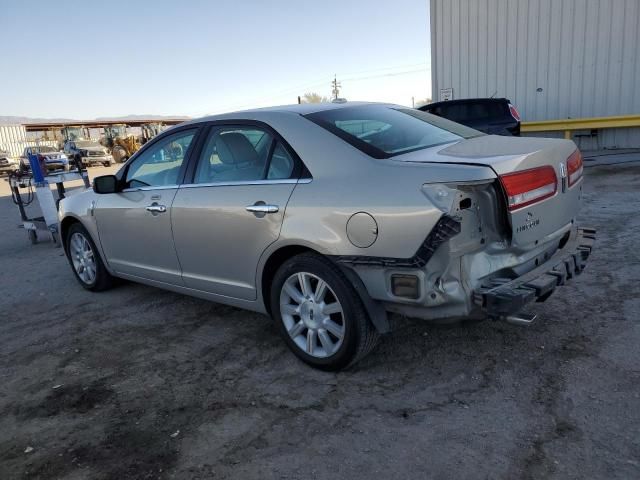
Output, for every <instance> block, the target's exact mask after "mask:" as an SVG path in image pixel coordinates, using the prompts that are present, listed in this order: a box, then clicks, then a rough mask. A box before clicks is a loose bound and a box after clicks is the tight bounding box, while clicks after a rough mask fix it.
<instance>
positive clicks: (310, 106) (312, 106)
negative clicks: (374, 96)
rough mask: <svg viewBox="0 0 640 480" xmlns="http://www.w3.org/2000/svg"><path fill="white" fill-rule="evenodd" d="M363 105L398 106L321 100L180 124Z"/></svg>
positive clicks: (234, 113)
mask: <svg viewBox="0 0 640 480" xmlns="http://www.w3.org/2000/svg"><path fill="white" fill-rule="evenodd" d="M364 105H383V106H389V107H398V105H392V104H389V103H377V102H340V103H333V102H323V103H303V104H294V105H279V106H275V107H264V108H254V109H250V110H240V111H236V112H229V113H222V114H217V115H209V116H206V117H201V118H197V119H193V120H190V121H188V122H185V123H181V124H180V125H188V124H193V123H200V122H209V121H214V120H229V119H235V120H242V119H255V118H258V117H262V118H265V119H266V118H268V117H269V116H270V114H273V113H276V114H277V113H290V114H296V115H308V114H311V113H316V112H323V111H326V110H337V109H341V108H348V107H356V106H364Z"/></svg>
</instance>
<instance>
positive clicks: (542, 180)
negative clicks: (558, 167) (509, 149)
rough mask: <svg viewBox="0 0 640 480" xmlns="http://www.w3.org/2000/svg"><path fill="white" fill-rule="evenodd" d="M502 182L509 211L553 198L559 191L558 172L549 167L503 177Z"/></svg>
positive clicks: (501, 177) (508, 174)
mask: <svg viewBox="0 0 640 480" xmlns="http://www.w3.org/2000/svg"><path fill="white" fill-rule="evenodd" d="M500 182H502V186H503V187H504V190H505V192H506V194H507V199H508V207H509V210H516V209H518V208H522V207H526V206H527V205H531V204H532V203H536V202H539V201H541V200H544V199H545V198H549V197H552V196H553V195H555V193H556V190H557V189H558V180H557V177H556V171H555V170H554V169H553V167H551V166H548V165H547V166H545V167H538V168H532V169H530V170H523V171H521V172H515V173H507V174H506V175H501V176H500Z"/></svg>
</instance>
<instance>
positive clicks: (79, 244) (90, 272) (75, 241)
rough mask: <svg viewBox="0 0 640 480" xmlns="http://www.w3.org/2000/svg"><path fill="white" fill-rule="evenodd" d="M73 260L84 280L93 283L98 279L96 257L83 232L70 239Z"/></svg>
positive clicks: (74, 266)
mask: <svg viewBox="0 0 640 480" xmlns="http://www.w3.org/2000/svg"><path fill="white" fill-rule="evenodd" d="M69 247H70V248H69V249H70V252H69V253H70V255H71V262H72V263H73V268H74V269H75V271H76V273H77V274H78V277H79V278H80V280H82V282H84V283H86V284H87V285H91V284H92V283H93V282H94V281H95V279H96V268H97V267H96V258H95V254H94V252H93V248H92V247H91V243H89V240H87V238H86V237H85V236H84V235H82V234H81V233H78V232H76V233H74V234H73V235H71V240H70V241H69Z"/></svg>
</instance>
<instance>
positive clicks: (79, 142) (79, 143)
mask: <svg viewBox="0 0 640 480" xmlns="http://www.w3.org/2000/svg"><path fill="white" fill-rule="evenodd" d="M99 146H100V145H98V144H97V143H96V142H91V141H89V140H76V147H77V148H87V147H99Z"/></svg>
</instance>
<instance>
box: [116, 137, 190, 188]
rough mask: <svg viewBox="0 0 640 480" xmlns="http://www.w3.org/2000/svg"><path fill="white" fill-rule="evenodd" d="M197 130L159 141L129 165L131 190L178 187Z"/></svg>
mask: <svg viewBox="0 0 640 480" xmlns="http://www.w3.org/2000/svg"><path fill="white" fill-rule="evenodd" d="M195 134H196V129H192V130H183V131H181V132H177V133H174V134H173V135H169V136H167V137H165V138H163V139H161V140H158V141H157V142H156V143H154V144H153V145H152V146H150V147H149V148H148V149H146V150H145V151H144V152H141V153H140V155H139V156H138V157H137V158H136V159H135V160H134V161H133V162H132V163H131V165H129V168H128V170H127V177H126V183H127V187H129V188H138V187H162V186H168V185H176V184H177V183H178V175H179V173H180V168H181V167H182V163H183V162H184V159H185V156H186V154H187V150H188V149H189V146H190V145H191V142H192V141H193V137H194V136H195Z"/></svg>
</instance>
